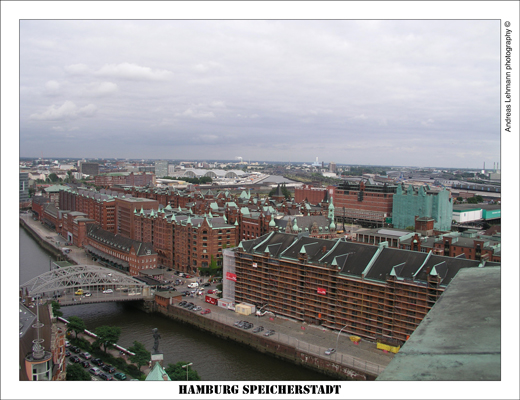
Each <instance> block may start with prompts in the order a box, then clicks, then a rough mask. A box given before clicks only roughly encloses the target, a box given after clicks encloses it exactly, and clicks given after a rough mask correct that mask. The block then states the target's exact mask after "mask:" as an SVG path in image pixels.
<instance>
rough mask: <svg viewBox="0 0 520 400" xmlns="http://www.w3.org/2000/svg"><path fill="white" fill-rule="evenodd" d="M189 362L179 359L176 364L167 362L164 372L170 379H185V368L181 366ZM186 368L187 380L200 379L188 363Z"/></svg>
mask: <svg viewBox="0 0 520 400" xmlns="http://www.w3.org/2000/svg"><path fill="white" fill-rule="evenodd" d="M186 364H189V363H187V362H185V361H179V362H178V363H177V364H168V367H166V368H165V371H166V373H167V374H168V376H169V377H170V379H171V380H172V381H185V380H186V369H185V368H182V366H183V365H186ZM186 368H189V369H188V380H189V381H200V376H199V374H198V373H197V371H195V370H194V369H193V368H192V365H190V366H189V367H186Z"/></svg>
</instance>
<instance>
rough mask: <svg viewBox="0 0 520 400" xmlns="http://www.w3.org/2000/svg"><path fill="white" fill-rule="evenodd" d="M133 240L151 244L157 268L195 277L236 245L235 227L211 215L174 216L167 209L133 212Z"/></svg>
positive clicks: (184, 214) (179, 213)
mask: <svg viewBox="0 0 520 400" xmlns="http://www.w3.org/2000/svg"><path fill="white" fill-rule="evenodd" d="M134 239H135V240H138V241H147V242H148V241H149V242H151V243H152V244H153V247H154V250H155V251H156V252H157V254H158V262H159V264H158V265H159V266H164V267H167V268H175V269H176V270H178V271H182V272H188V273H196V272H197V270H198V268H208V267H209V266H210V264H211V261H212V259H214V260H215V262H216V263H217V265H218V264H219V263H220V262H221V259H222V250H223V249H225V248H230V247H235V246H236V245H237V244H238V226H237V225H233V224H228V223H227V222H226V219H225V217H213V216H212V215H211V213H210V214H208V215H205V216H196V215H193V214H191V213H189V212H177V211H176V212H173V210H172V208H171V207H170V206H169V205H168V206H167V207H165V208H162V209H158V210H149V211H148V210H147V211H145V210H143V211H137V212H135V213H134Z"/></svg>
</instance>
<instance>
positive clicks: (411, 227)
mask: <svg viewBox="0 0 520 400" xmlns="http://www.w3.org/2000/svg"><path fill="white" fill-rule="evenodd" d="M405 229H406V230H407V231H410V232H413V231H415V226H411V225H410V226H407V227H406V228H405Z"/></svg>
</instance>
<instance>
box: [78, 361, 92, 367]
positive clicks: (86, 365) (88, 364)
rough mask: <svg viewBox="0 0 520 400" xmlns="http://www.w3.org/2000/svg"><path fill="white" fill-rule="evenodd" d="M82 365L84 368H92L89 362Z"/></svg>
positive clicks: (83, 362)
mask: <svg viewBox="0 0 520 400" xmlns="http://www.w3.org/2000/svg"><path fill="white" fill-rule="evenodd" d="M80 365H81V366H82V367H83V368H90V367H91V365H90V363H89V362H88V361H82V362H80Z"/></svg>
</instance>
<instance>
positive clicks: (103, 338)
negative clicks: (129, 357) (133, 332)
mask: <svg viewBox="0 0 520 400" xmlns="http://www.w3.org/2000/svg"><path fill="white" fill-rule="evenodd" d="M96 335H97V339H96V341H95V342H94V344H93V345H94V346H98V347H99V346H101V345H103V350H104V351H105V353H106V352H107V349H108V348H109V347H113V346H114V345H115V344H116V343H117V341H118V340H119V335H121V328H119V327H117V326H107V325H104V326H100V327H98V328H96Z"/></svg>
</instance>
